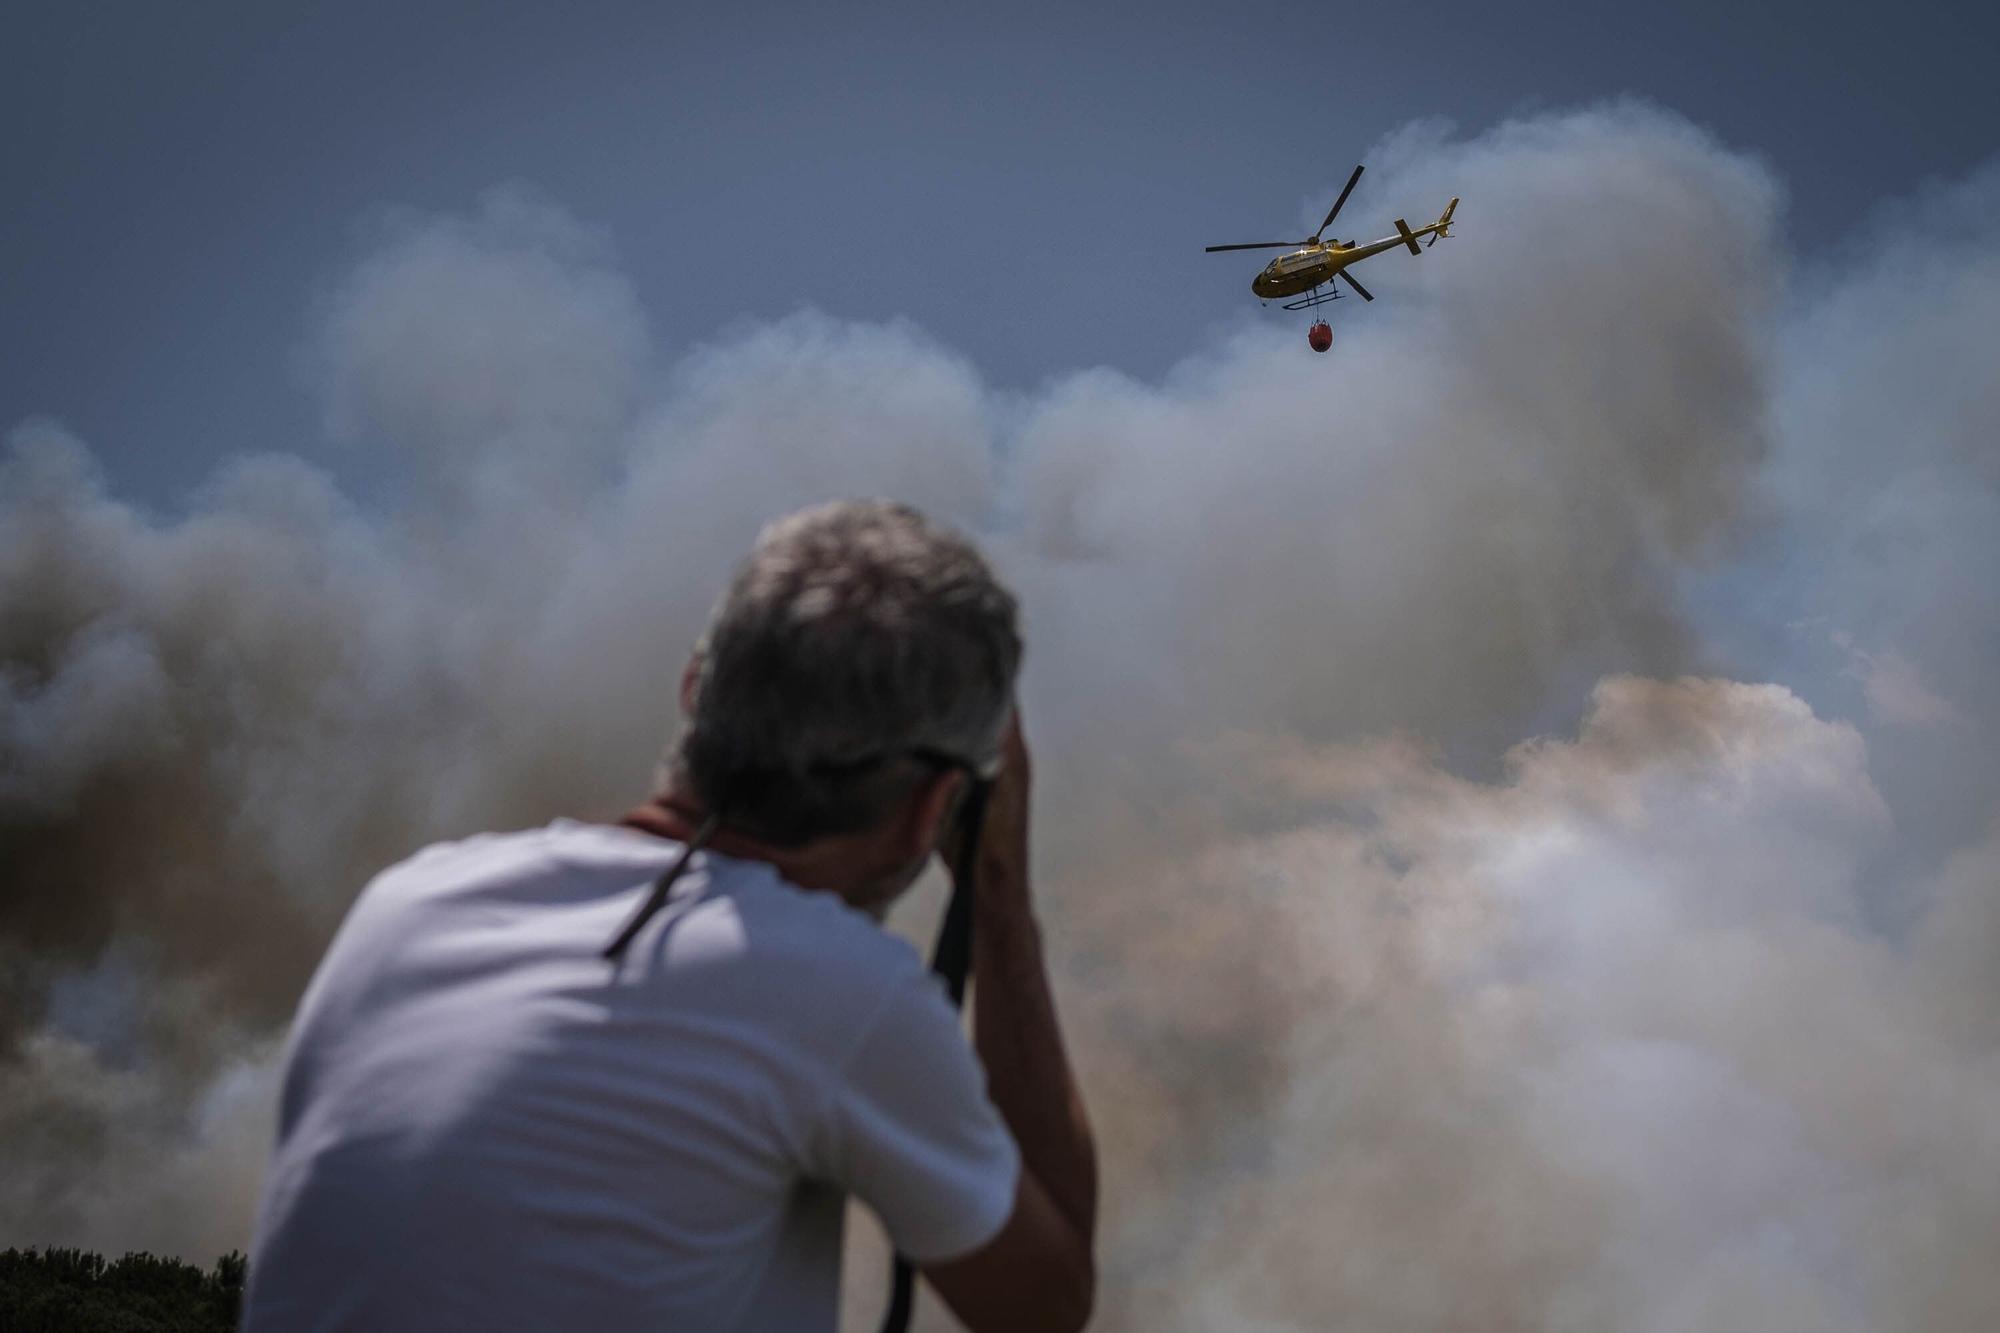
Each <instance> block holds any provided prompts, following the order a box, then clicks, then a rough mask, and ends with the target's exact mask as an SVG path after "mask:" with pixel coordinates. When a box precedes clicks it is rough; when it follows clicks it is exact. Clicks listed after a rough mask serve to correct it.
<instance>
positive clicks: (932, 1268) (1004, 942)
mask: <svg viewBox="0 0 2000 1333" xmlns="http://www.w3.org/2000/svg"><path fill="white" fill-rule="evenodd" d="M1028 789H1029V763H1028V750H1027V745H1026V743H1025V742H1024V741H1023V740H1022V737H1021V730H1020V722H1019V720H1018V718H1017V719H1016V720H1015V722H1014V723H1013V724H1012V726H1011V727H1010V729H1009V732H1008V736H1007V749H1006V762H1005V767H1004V769H1003V771H1002V773H1001V775H1000V777H999V779H998V781H997V782H996V783H995V785H994V789H993V792H992V795H991V796H990V798H989V799H988V803H987V809H986V821H985V828H984V830H983V831H982V835H981V837H980V842H979V850H978V856H977V860H976V866H977V870H976V873H977V875H978V886H977V893H976V895H975V897H974V903H975V909H974V910H975V914H974V923H975V925H974V933H973V971H972V976H973V1011H972V1015H973V1044H974V1045H975V1047H976V1048H977V1049H978V1052H979V1058H980V1061H981V1062H982V1063H983V1064H984V1065H985V1067H986V1078H987V1091H988V1093H989V1095H990V1096H991V1097H992V1099H993V1103H994V1105H995V1106H997V1107H998V1108H999V1110H1000V1114H1001V1115H1002V1116H1003V1117H1004V1118H1005V1119H1006V1121H1007V1127H1008V1129H1009V1130H1011V1131H1012V1132H1013V1135H1014V1139H1015V1142H1016V1143H1017V1144H1018V1145H1019V1146H1020V1149H1021V1182H1020V1185H1019V1187H1018V1189H1017V1191H1016V1195H1015V1201H1014V1212H1013V1215H1012V1216H1011V1217H1010V1218H1009V1220H1008V1222H1007V1224H1006V1226H1004V1227H1003V1228H1001V1230H1000V1233H999V1234H998V1235H997V1236H995V1237H994V1239H993V1240H992V1241H990V1242H989V1243H988V1244H986V1245H985V1246H983V1247H981V1248H980V1249H978V1250H976V1251H974V1252H973V1253H972V1254H969V1255H966V1256H963V1257H961V1258H958V1259H954V1260H950V1261H948V1262H945V1263H938V1264H931V1265H928V1266H926V1267H925V1269H924V1275H925V1276H926V1277H927V1278H928V1279H929V1280H930V1282H931V1284H932V1285H933V1286H934V1287H936V1288H937V1290H938V1292H939V1294H940V1295H942V1296H943V1297H944V1300H945V1303H946V1304H948V1305H949V1306H950V1307H951V1308H952V1311H953V1312H954V1313H955V1314H957V1315H958V1317H959V1318H960V1319H962V1320H964V1321H965V1322H966V1324H967V1326H968V1327H970V1328H972V1329H975V1330H986V1329H1018V1328H1035V1329H1074V1328H1081V1327H1082V1326H1083V1324H1084V1322H1085V1321H1086V1320H1087V1319H1088V1318H1089V1316H1090V1307H1091V1302H1092V1299H1093V1295H1094V1288H1095V1285H1096V1261H1095V1258H1094V1255H1093V1242H1094V1237H1095V1235H1096V1230H1097V1150H1096V1146H1095V1144H1094V1143H1093V1141H1092V1139H1091V1133H1090V1122H1089V1120H1088V1119H1087V1118H1086V1116H1085V1114H1084V1109H1083V1099H1082V1097H1081V1096H1080V1095H1079V1094H1078V1092H1077V1087H1076V1079H1075V1077H1074V1075H1073V1074H1072V1073H1071V1071H1070V1066H1069V1060H1068V1057H1067V1056H1066V1055H1065V1054H1064V1053H1063V1044H1062V1033H1061V1031H1060V1029H1059V1027H1058V1025H1057V1022H1056V1010H1055V999H1054V996H1053V995H1052V993H1051V992H1050V989H1049V978H1048V970H1047V968H1046V966H1045V965H1044V962H1043V957H1042V939H1041V930H1040V927H1039V926H1038V925H1037V924H1036V922H1035V915H1034V905H1033V895H1032V893H1031V891H1030V888H1029V884H1028Z"/></svg>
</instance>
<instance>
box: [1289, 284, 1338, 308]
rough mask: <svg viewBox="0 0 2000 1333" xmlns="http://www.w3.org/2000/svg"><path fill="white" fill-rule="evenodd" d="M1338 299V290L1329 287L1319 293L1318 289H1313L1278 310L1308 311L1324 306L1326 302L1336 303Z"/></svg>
mask: <svg viewBox="0 0 2000 1333" xmlns="http://www.w3.org/2000/svg"><path fill="white" fill-rule="evenodd" d="M1339 299H1340V288H1338V287H1329V288H1327V289H1326V290H1325V291H1321V290H1320V289H1319V288H1317V287H1315V288H1313V289H1312V290H1311V291H1310V292H1307V293H1306V294H1305V295H1304V296H1301V297H1300V298H1299V299H1298V300H1296V301H1287V302H1285V303H1284V305H1282V306H1280V307H1279V309H1281V310H1310V309H1312V308H1313V307H1314V306H1316V305H1325V304H1326V303H1327V302H1328V301H1338V300H1339Z"/></svg>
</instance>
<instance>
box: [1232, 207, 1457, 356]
mask: <svg viewBox="0 0 2000 1333" xmlns="http://www.w3.org/2000/svg"><path fill="white" fill-rule="evenodd" d="M1360 179H1361V168H1360V167H1356V168H1355V169H1354V174H1353V175H1352V176H1349V177H1348V178H1347V188H1346V189H1344V190H1342V191H1341V192H1340V198H1338V199H1336V200H1334V201H1333V207H1332V208H1329V209H1328V210H1327V211H1326V220H1325V221H1324V222H1321V223H1320V224H1319V231H1316V232H1314V233H1313V234H1312V235H1310V236H1308V237H1307V238H1306V239H1305V240H1303V241H1250V242H1247V243H1245V244H1242V245H1211V246H1209V247H1208V250H1207V253H1209V254H1214V253H1216V252H1217V251H1220V250H1289V251H1291V253H1290V254H1283V255H1279V256H1278V257H1277V258H1276V259H1273V260H1272V261H1271V262H1270V263H1269V264H1267V265H1266V266H1265V268H1264V271H1263V272H1262V273H1259V274H1258V275H1257V276H1256V277H1254V278H1252V279H1251V280H1250V290H1251V291H1252V292H1254V293H1255V294H1256V295H1257V296H1258V297H1259V298H1260V299H1262V300H1266V301H1271V300H1276V299H1277V298H1278V297H1281V296H1299V294H1300V293H1301V292H1303V293H1305V295H1304V296H1303V297H1301V298H1300V299H1299V300H1296V301H1287V302H1285V304H1284V306H1283V308H1284V309H1286V310H1310V309H1311V308H1312V307H1314V306H1317V305H1325V304H1326V303H1327V302H1328V301H1332V300H1336V299H1338V298H1339V296H1340V288H1338V287H1332V288H1329V289H1328V290H1327V291H1324V292H1322V291H1321V290H1320V288H1321V287H1325V286H1327V284H1329V283H1331V282H1332V281H1333V280H1334V279H1335V278H1339V279H1340V280H1341V281H1342V282H1345V283H1346V284H1347V285H1348V286H1350V287H1352V288H1353V289H1354V291H1355V293H1356V294H1357V295H1358V296H1360V297H1361V299H1362V300H1364V301H1372V300H1374V299H1375V297H1374V296H1373V294H1371V293H1370V292H1369V290H1368V289H1367V288H1366V287H1363V286H1362V285H1361V284H1360V283H1358V282H1356V281H1355V280H1354V275H1353V274H1352V273H1349V272H1348V271H1347V269H1348V266H1349V265H1352V264H1357V263H1359V262H1361V261H1362V260H1364V259H1366V258H1368V257H1369V256H1370V255H1379V254H1381V253H1382V252H1383V251H1384V250H1393V249H1395V248H1396V247H1397V246H1399V245H1405V246H1408V247H1409V249H1410V253H1411V254H1413V255H1420V254H1422V253H1423V250H1422V249H1419V248H1418V246H1417V241H1418V239H1419V238H1421V237H1425V236H1428V237H1429V238H1430V244H1431V245H1436V244H1437V241H1438V238H1439V237H1440V236H1449V235H1451V215H1452V212H1453V210H1455V209H1456V208H1457V207H1458V200H1456V199H1453V200H1452V201H1451V202H1450V203H1449V204H1446V205H1445V210H1444V212H1443V213H1442V214H1440V215H1439V216H1438V220H1437V221H1436V222H1433V223H1431V224H1430V225H1429V226H1427V227H1418V228H1416V229H1415V230H1412V229H1411V227H1410V224H1409V223H1407V222H1405V221H1403V219H1401V218H1397V219H1396V234H1395V235H1394V236H1390V237H1387V238H1386V239H1383V240H1380V241H1371V242H1369V243H1368V244H1367V245H1358V244H1356V243H1355V242H1353V241H1322V240H1321V239H1320V233H1321V232H1324V231H1325V230H1326V229H1327V228H1328V227H1330V226H1332V225H1333V219H1334V217H1335V215H1337V214H1338V213H1339V212H1340V206H1341V205H1342V204H1344V203H1346V202H1347V196H1348V195H1350V194H1353V193H1354V185H1355V182H1356V181H1359V180H1360ZM1310 337H1311V340H1312V345H1313V350H1315V351H1320V352H1323V351H1325V350H1326V348H1327V345H1328V344H1330V343H1331V342H1332V341H1333V331H1332V330H1331V329H1329V328H1328V327H1327V326H1326V325H1325V324H1324V323H1316V324H1314V325H1313V327H1312V333H1311V335H1310Z"/></svg>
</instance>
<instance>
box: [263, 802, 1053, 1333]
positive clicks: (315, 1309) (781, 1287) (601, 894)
mask: <svg viewBox="0 0 2000 1333" xmlns="http://www.w3.org/2000/svg"><path fill="white" fill-rule="evenodd" d="M679 850H680V847H679V845H678V844H676V843H672V842H668V841H665V840H663V839H660V838H655V837H651V836H648V835H646V834H644V833H640V832H637V831H634V830H630V829H624V828H616V827H605V826H599V825H588V824H577V823H572V822H569V821H567V820H560V821H557V822H556V823H554V824H552V825H550V826H549V827H548V828H546V829H538V830H534V831H531V832H525V833H514V834H495V835H488V836H484V837H477V838H472V839H470V840H468V841H465V842H459V843H451V844H445V845H442V846H438V847H432V848H429V849H427V850H425V851H423V852H420V853H418V854H417V855H416V856H414V857H412V858H411V859H409V860H408V861H405V862H403V863H402V864H401V865H398V866H396V867H394V868H393V869H390V870H388V871H386V872H384V873H383V874H382V875H381V876H379V877H378V878H377V879H376V880H375V881H374V882H373V883H372V884H370V885H369V886H368V888H367V890H366V891H365V892H363V894H362V895H361V897H360V899H359V900H358V901H357V902H356V903H355V905H354V909H353V911H352V912H351V913H350V914H349V916H348V918H347V920H346V922H345V923H344V924H343V925H342V926H341V929H340V933H339V935H338V936H337V937H336V938H335V940H334V942H333V945H332V947H331V948H330V949H329V950H328V952H327V955H326V958H325V960H324V961H323V962H322V963H321V964H320V968H319V971H318V973H317V974H316V975H315V976H314V978H313V981H312V984H311V986H310V987H309V988H308V989H307V991H306V995H305V999H304V1000H303V1001H302V1002H301V1004H300V1008H299V1015H298V1021H297V1023H296V1025H295V1027H294V1029H293V1033H292V1039H291V1048H290V1052H289V1056H288V1062H287V1068H286V1071H285V1082H284V1093H283V1102H282V1105H281V1107H280V1114H279V1128H278V1142H277V1148H276V1151H275V1153H274V1154H273V1157H272V1160H271V1166H270V1172H269V1175H268V1176H267V1178H266V1180H265V1185H264V1199H263V1206H262V1208H261V1210H260V1215H259V1218H258V1223H257V1235H256V1240H255V1243H254V1245H253V1247H252V1253H251V1261H250V1292H249V1297H248V1301H247V1304H246V1316H245V1319H246V1327H247V1328H249V1329H251V1330H254V1331H257V1333H262V1331H263V1330H276V1329H294V1328H299V1329H305V1328H310V1329H334V1328H341V1329H370V1330H374V1329H397V1328H411V1329H416V1328H423V1329H435V1328H440V1327H455V1328H478V1329H517V1328H518V1329H531V1328H532V1329H549V1328H583V1327H606V1328H620V1329H624V1328H653V1329H676V1330H681V1329H685V1330H702V1329H717V1330H733V1329H749V1330H764V1329H782V1330H790V1329H829V1330H830V1329H832V1328H833V1327H834V1323H835V1317H836V1310H837V1306H838V1293H839V1282H840V1249H841V1229H842V1217H843V1208H842V1201H843V1196H844V1195H846V1194H850V1193H851V1194H853V1195H855V1196H857V1197H858V1198H860V1199H861V1200H862V1201H863V1202H865V1203H866V1204H868V1205H869V1206H870V1207H871V1208H873V1209H874V1210H875V1212H876V1213H877V1214H879V1215H880V1217H881V1219H882V1223H883V1226H884V1227H885V1229H886V1230H887V1231H888V1233H889V1236H890V1239H891V1240H892V1241H894V1243H895V1244H896V1245H897V1247H898V1248H900V1249H901V1250H902V1251H903V1252H904V1253H905V1254H908V1255H910V1256H911V1257H912V1258H914V1259H916V1260H918V1261H920V1262H923V1261H930V1260H936V1259H945V1258H951V1257H953V1256H956V1255H959V1254H963V1253H967V1252H970V1251H971V1250H974V1249H977V1248H978V1247H979V1246H980V1245H982V1244H984V1243H985V1242H986V1241H988V1240H990V1239H991V1238H992V1237H993V1236H994V1235H995V1234H996V1233H997V1232H998V1231H999V1229H1000V1227H1001V1226H1002V1225H1003V1224H1004V1223H1005V1221H1006V1219H1007V1217H1008V1215H1009V1213H1010V1212H1011V1210H1012V1207H1013V1200H1014V1187H1015V1182H1016V1177H1017V1174H1018V1172H1019V1169H1020V1158H1019V1154H1018V1152H1017V1150H1016V1148H1015V1146H1014V1142H1013V1139H1012V1138H1011V1137H1010V1136H1009V1134H1008V1132H1007V1129H1006V1127H1005V1125H1003V1124H1002V1122H1001V1120H1000V1117H999V1115H998V1113H997V1112H996V1111H995V1110H994V1108H993V1105H992V1103H991V1102H990V1101H989V1100H988V1099H987V1096H986V1090H985V1076H984V1073H983V1072H982V1070H981V1069H980V1066H979V1063H978V1061H977V1059H976V1058H975V1056H974V1055H973V1053H972V1051H971V1049H970V1048H969V1046H968V1045H967V1044H966V1042H965V1039H964V1036H963V1033H962V1032H961V1029H960V1027H959V1024H958V1020H957V1016H956V1015H955V1014H954V1012H953V1011H952V1009H951V1006H950V1004H949V1003H948V1001H947V1000H946V998H945V995H944V991H943V988H942V987H941V986H940V985H939V984H938V982H937V981H936V980H935V978H933V977H932V976H931V975H930V974H929V973H928V972H927V971H925V969H924V967H923V964H922V961H921V960H920V959H919V958H918V957H917V955H916V953H915V951H914V950H912V949H911V948H910V946H909V945H908V944H907V943H905V942H904V941H902V940H900V939H897V938H896V937H895V936H893V935H890V934H888V933H887V932H885V931H883V930H882V929H881V928H880V927H879V926H878V925H877V924H876V923H875V922H874V921H872V920H870V919H869V918H868V917H867V916H865V915H863V914H861V913H860V912H857V911H855V910H853V909H852V908H849V907H848V906H847V905H846V904H844V903H843V902H841V900H840V899H839V898H838V897H836V896H835V895H833V894H830V893H811V892H806V891H803V890H800V889H797V888H794V887H793V886H791V885H790V884H787V883H786V882H785V881H784V880H783V879H781V878H780V877H779V876H778V874H777V872H776V871H775V870H773V869H772V868H771V867H769V866H767V865H764V864H762V863H760V862H753V861H739V860H735V859H733V858H730V857H725V856H719V855H717V854H715V853H712V852H704V853H701V854H698V855H697V856H695V857H694V859H693V861H692V863H691V864H690V866H689V868H688V870H687V872H686V873H685V874H684V875H683V876H682V877H681V879H680V881H679V882H678V883H677V884H676V886H675V888H674V892H673V896H672V898H671V900H670V901H669V903H668V905H667V906H666V907H664V908H663V909H662V910H661V911H660V912H659V913H658V914H657V915H655V916H654V917H653V919H652V920H651V921H650V922H648V923H647V925H646V927H645V929H644V930H643V931H641V932H640V934H639V936H638V937H637V938H636V939H635V940H633V942H632V944H631V947H630V948H629V950H628V951H627V952H626V954H625V957H624V960H623V962H622V963H620V964H617V965H614V964H612V963H611V962H609V961H607V960H606V959H604V958H603V957H601V956H600V951H601V950H602V949H603V947H604V946H605V944H606V943H607V942H608V941H609V940H610V939H611V938H612V936H613V935H615V934H616V933H617V931H618V928H619V927H620V926H621V925H622V924H623V923H624V921H625V920H626V918H627V917H628V916H629V915H630V913H631V912H632V911H633V910H634V909H635V908H636V907H637V905H638V903H639V902H640V901H641V899H642V898H643V897H644V896H645V895H646V894H647V893H648V892H649V891H650V890H651V887H652V884H653V881H654V879H655V878H656V877H657V876H658V875H659V874H660V872H661V871H662V870H664V869H665V868H666V867H667V865H668V864H669V863H670V862H671V860H672V858H673V857H674V856H675V855H676V854H677V853H678V852H679Z"/></svg>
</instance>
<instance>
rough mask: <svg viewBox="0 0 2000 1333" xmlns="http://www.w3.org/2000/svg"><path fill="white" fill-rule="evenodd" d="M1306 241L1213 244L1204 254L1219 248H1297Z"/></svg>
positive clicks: (1211, 252)
mask: <svg viewBox="0 0 2000 1333" xmlns="http://www.w3.org/2000/svg"><path fill="white" fill-rule="evenodd" d="M1304 244H1305V242H1304V241H1245V242H1244V243H1243V244H1242V245H1211V246H1209V247H1207V248H1206V249H1204V250H1203V251H1202V253H1203V254H1210V255H1212V254H1214V253H1215V252H1216V251H1217V250H1296V249H1298V248H1299V247H1300V246H1302V245H1304Z"/></svg>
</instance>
